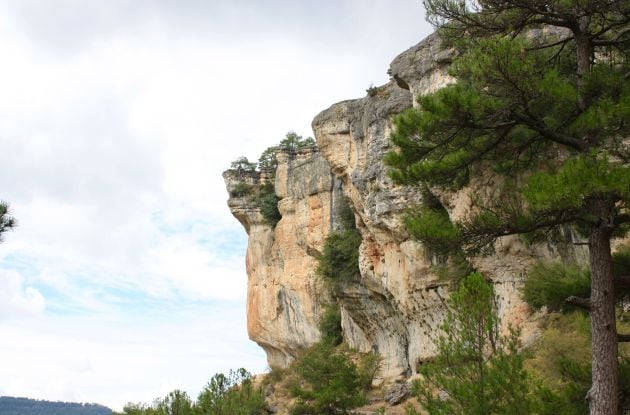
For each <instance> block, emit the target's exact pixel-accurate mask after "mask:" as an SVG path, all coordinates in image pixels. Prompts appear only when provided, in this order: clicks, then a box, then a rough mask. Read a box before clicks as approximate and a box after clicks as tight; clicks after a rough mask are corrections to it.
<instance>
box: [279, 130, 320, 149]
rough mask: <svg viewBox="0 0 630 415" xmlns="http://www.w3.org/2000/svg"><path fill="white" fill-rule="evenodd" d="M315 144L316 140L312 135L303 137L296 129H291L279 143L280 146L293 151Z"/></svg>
mask: <svg viewBox="0 0 630 415" xmlns="http://www.w3.org/2000/svg"><path fill="white" fill-rule="evenodd" d="M314 146H315V140H313V139H312V138H311V137H307V138H302V136H301V135H297V134H296V133H295V131H289V132H288V133H287V135H286V136H285V138H284V139H282V141H280V144H278V148H280V149H282V150H292V151H295V150H300V149H302V148H307V147H314Z"/></svg>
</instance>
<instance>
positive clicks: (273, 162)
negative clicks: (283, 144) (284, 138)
mask: <svg viewBox="0 0 630 415" xmlns="http://www.w3.org/2000/svg"><path fill="white" fill-rule="evenodd" d="M276 151H278V147H276V146H273V147H267V148H266V149H265V151H263V152H262V154H261V155H260V158H259V159H258V170H260V171H267V172H271V173H272V174H273V175H275V173H276V168H277V167H278V159H276Z"/></svg>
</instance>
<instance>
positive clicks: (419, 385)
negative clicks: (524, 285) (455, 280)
mask: <svg viewBox="0 0 630 415" xmlns="http://www.w3.org/2000/svg"><path fill="white" fill-rule="evenodd" d="M448 305H449V309H448V312H447V315H446V318H445V321H444V323H443V324H442V326H441V332H442V334H441V335H440V336H439V337H438V339H437V347H438V354H437V357H436V358H435V360H434V361H432V362H430V363H427V364H425V365H422V366H421V367H420V368H419V371H420V373H421V374H422V375H423V379H422V381H418V382H416V383H415V384H414V392H415V394H416V396H417V397H418V400H419V402H420V403H421V405H422V406H423V407H424V408H425V409H426V410H427V411H428V413H429V414H430V415H433V414H451V415H457V414H461V415H492V414H510V415H518V414H523V415H526V414H527V415H529V414H532V413H534V412H533V407H534V403H533V401H532V399H531V396H530V393H529V390H530V382H529V379H528V376H527V373H526V372H525V369H524V366H523V361H524V358H523V356H522V355H521V354H519V353H518V346H519V344H518V332H516V331H514V330H511V331H510V333H509V334H508V335H501V334H499V319H498V316H497V311H496V307H495V305H494V293H493V290H492V286H491V285H490V284H489V283H487V282H486V281H485V280H484V278H483V276H482V275H481V274H479V273H473V274H470V275H469V276H468V277H466V278H465V279H463V280H462V282H461V284H460V286H459V289H458V290H457V291H456V292H454V293H453V294H452V295H451V298H450V300H449V302H448ZM438 391H439V392H441V393H436V392H438ZM408 413H409V414H417V412H416V411H415V410H413V409H412V408H411V407H410V408H409V410H408Z"/></svg>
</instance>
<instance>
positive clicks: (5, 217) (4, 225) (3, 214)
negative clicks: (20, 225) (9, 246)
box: [0, 201, 17, 242]
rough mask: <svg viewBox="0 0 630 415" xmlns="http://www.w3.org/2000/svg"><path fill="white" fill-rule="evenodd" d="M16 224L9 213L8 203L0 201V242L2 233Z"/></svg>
mask: <svg viewBox="0 0 630 415" xmlns="http://www.w3.org/2000/svg"><path fill="white" fill-rule="evenodd" d="M16 225H17V222H16V220H15V218H14V217H13V216H10V215H9V204H8V203H6V202H2V201H0V242H2V234H3V233H5V232H7V231H9V230H11V229H13V228H15V226H16Z"/></svg>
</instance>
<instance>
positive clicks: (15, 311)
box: [0, 270, 46, 321]
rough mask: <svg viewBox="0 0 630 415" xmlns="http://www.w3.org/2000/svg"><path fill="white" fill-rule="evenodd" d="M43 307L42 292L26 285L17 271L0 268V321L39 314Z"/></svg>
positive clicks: (44, 304)
mask: <svg viewBox="0 0 630 415" xmlns="http://www.w3.org/2000/svg"><path fill="white" fill-rule="evenodd" d="M45 307H46V301H45V300H44V297H43V296H42V294H41V293H40V292H39V291H38V290H37V289H35V288H33V287H31V286H28V285H26V284H25V281H24V278H23V277H22V276H21V275H20V274H19V273H18V272H16V271H12V270H0V321H2V320H4V319H6V318H9V317H12V318H14V317H24V316H33V315H37V314H41V313H42V312H43V311H44V308H45Z"/></svg>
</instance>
